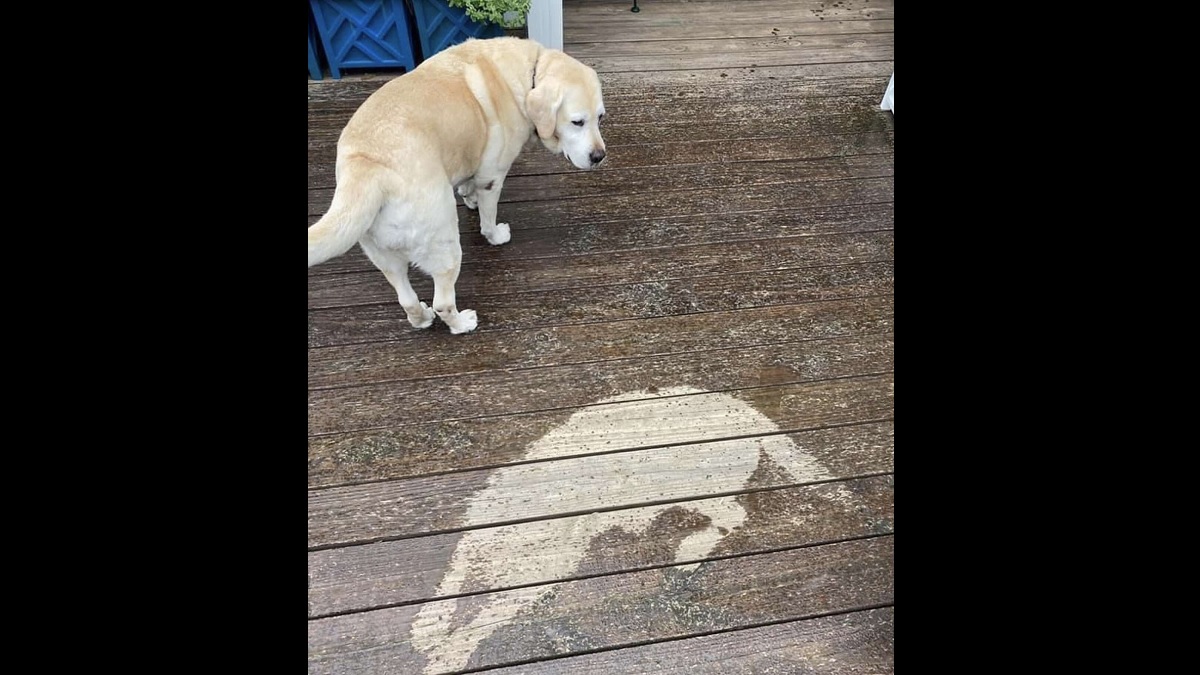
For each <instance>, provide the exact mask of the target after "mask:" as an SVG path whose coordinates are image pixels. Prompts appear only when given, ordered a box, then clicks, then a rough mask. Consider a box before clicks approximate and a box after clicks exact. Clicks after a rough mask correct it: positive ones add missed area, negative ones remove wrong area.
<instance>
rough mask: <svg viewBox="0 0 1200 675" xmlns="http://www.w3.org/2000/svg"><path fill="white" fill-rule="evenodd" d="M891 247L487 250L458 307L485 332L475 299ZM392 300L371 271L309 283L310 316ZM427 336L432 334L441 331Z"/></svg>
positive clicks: (863, 238)
mask: <svg viewBox="0 0 1200 675" xmlns="http://www.w3.org/2000/svg"><path fill="white" fill-rule="evenodd" d="M894 241H895V236H894V234H893V233H892V232H890V231H884V232H862V233H849V234H839V235H821V236H815V237H787V238H781V239H778V240H774V241H770V242H765V243H759V242H730V243H720V244H699V245H696V246H689V247H678V248H676V249H670V250H668V251H664V252H663V253H662V254H661V255H655V254H647V252H645V251H637V250H634V251H614V252H609V253H598V254H594V255H580V256H569V257H563V258H533V259H523V260H522V259H517V260H507V259H504V258H502V257H500V255H501V253H500V252H499V251H488V252H481V254H480V255H478V256H477V257H476V258H475V259H473V260H471V261H470V262H469V263H468V262H466V261H464V262H463V266H462V271H461V272H460V274H459V277H458V282H457V283H456V284H455V286H456V292H457V294H458V306H459V308H460V309H470V308H474V309H476V310H477V311H479V312H480V319H481V321H480V325H481V326H482V325H484V321H483V319H484V318H485V317H484V315H485V314H487V313H488V312H489V310H488V308H487V306H486V305H483V304H480V305H479V306H478V307H473V304H472V303H473V302H474V299H475V298H480V302H481V303H482V302H486V300H483V298H484V297H487V296H492V295H495V294H498V293H501V294H507V293H527V292H532V291H539V290H540V291H544V292H556V291H562V290H568V289H571V290H573V289H582V288H596V287H600V286H618V285H621V286H623V285H628V284H646V283H648V282H659V281H662V282H666V281H671V280H675V279H687V278H692V277H703V276H706V275H722V274H733V273H739V272H740V273H742V274H746V275H749V274H752V273H753V272H756V271H759V270H763V271H776V270H785V269H790V270H800V269H804V268H810V267H828V266H831V265H853V264H860V263H870V262H884V261H889V260H892V259H893V247H894ZM410 279H411V280H412V287H413V289H414V290H415V291H416V292H417V295H418V296H421V297H425V298H428V297H431V293H432V291H431V289H432V282H431V281H430V279H429V278H428V277H426V276H425V275H423V274H419V273H418V274H411V273H410ZM381 282H382V283H381ZM617 292H619V291H617ZM394 297H395V294H394V290H393V289H392V288H391V286H390V285H388V283H387V280H386V279H385V278H384V277H383V275H382V274H381V273H380V272H378V271H376V270H374V269H371V268H364V269H362V270H360V271H355V272H346V273H343V274H325V275H310V276H309V296H308V306H309V309H318V308H324V307H341V306H346V305H357V304H365V303H378V302H389V301H391V300H392V299H393V298H394ZM397 302H398V301H397ZM441 325H442V324H435V326H439V327H440V326H441ZM427 330H431V331H432V332H437V331H439V330H440V328H432V329H427Z"/></svg>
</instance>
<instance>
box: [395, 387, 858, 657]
mask: <svg viewBox="0 0 1200 675" xmlns="http://www.w3.org/2000/svg"><path fill="white" fill-rule="evenodd" d="M704 393H707V392H704V391H703V390H699V389H694V388H691V387H672V388H664V389H659V390H657V391H654V392H650V391H644V390H643V391H634V392H628V393H625V394H621V395H619V396H615V397H612V398H608V399H604V400H602V401H599V402H598V403H599V404H601V405H602V407H599V408H588V409H585V410H582V411H580V412H578V413H576V414H574V415H572V416H571V418H569V419H568V420H567V421H566V422H565V423H564V424H563V425H562V426H560V427H558V428H556V429H553V430H551V431H550V432H549V433H547V434H546V435H545V436H544V437H542V438H541V439H539V440H538V441H536V442H534V443H533V444H532V445H530V447H529V449H528V451H527V452H526V454H525V459H529V460H551V459H554V458H557V457H567V456H573V455H579V454H583V453H588V452H596V451H599V450H602V449H604V446H605V444H606V443H608V442H609V441H607V440H605V439H606V437H608V436H610V435H611V434H612V433H614V432H616V431H618V430H620V432H621V433H622V434H629V433H634V434H638V433H639V432H640V433H645V434H646V435H652V436H653V437H654V438H656V439H657V440H659V442H661V443H663V444H668V445H673V444H688V443H692V444H690V445H681V446H678V447H672V448H668V449H666V451H661V450H660V451H653V450H652V451H642V452H630V453H620V454H610V455H599V456H588V457H572V458H571V459H566V460H562V461H557V462H549V461H541V462H538V463H535V464H523V465H517V466H509V467H504V468H501V469H498V470H496V471H494V472H493V473H492V474H491V475H490V477H489V479H488V483H487V486H486V487H485V488H484V489H483V490H481V491H480V492H479V493H478V494H476V495H475V496H474V497H472V498H471V500H470V501H469V503H468V507H467V511H466V514H465V515H464V517H463V525H464V526H467V527H471V526H478V525H485V524H488V523H492V522H495V521H496V520H497V514H498V513H503V514H506V515H509V516H510V517H511V514H513V513H521V512H530V511H540V510H543V509H545V508H547V505H554V507H553V508H554V509H555V510H559V511H562V510H570V511H591V510H597V511H599V510H602V509H609V508H613V507H617V506H621V505H625V504H630V503H636V502H637V501H644V500H646V499H647V496H648V495H654V494H655V489H656V488H662V489H661V491H659V493H658V497H657V498H658V499H673V498H677V497H679V496H682V494H675V493H673V492H671V491H670V490H671V486H676V487H684V488H686V489H687V490H688V491H689V492H694V491H695V489H696V486H703V488H704V490H705V492H707V493H710V494H712V493H720V492H732V491H737V490H741V489H744V488H745V487H746V486H747V483H748V481H749V480H750V477H751V475H752V474H753V473H754V471H755V470H756V469H757V468H758V464H759V458H760V456H761V454H765V455H767V456H768V457H770V459H771V460H772V461H773V462H774V463H775V464H776V465H777V466H779V467H780V468H782V469H784V470H785V471H787V472H788V473H789V474H791V476H792V477H793V478H794V479H795V480H796V481H797V482H809V481H816V480H822V479H828V478H831V477H832V476H831V474H830V473H829V472H828V471H827V470H825V468H824V467H823V466H822V465H821V464H820V462H818V461H817V460H816V459H815V458H814V457H813V456H812V455H811V454H809V453H808V452H806V451H804V450H803V449H801V448H800V447H797V445H796V444H795V443H794V442H793V441H792V439H791V438H789V437H788V436H784V435H767V436H762V435H761V434H776V433H777V432H778V431H779V428H778V427H777V426H776V425H775V423H774V422H772V421H771V419H770V418H768V417H767V416H765V415H763V414H762V413H760V412H759V411H757V410H755V409H754V407H753V406H751V405H750V404H748V403H746V402H745V401H742V400H739V399H737V398H734V397H733V396H730V395H727V394H711V393H709V394H708V395H707V396H704V397H695V396H692V395H694V394H704ZM697 419H706V420H717V421H718V423H719V424H720V425H721V428H722V429H723V430H725V432H726V433H729V434H731V435H759V436H758V437H756V438H746V439H738V440H730V441H722V442H716V443H699V444H697V443H694V441H698V440H701V439H702V434H703V429H699V428H697V425H696V424H695V421H696V420H697ZM847 496H848V495H847ZM650 499H652V500H653V499H654V497H653V496H651V497H650ZM702 504H703V506H696V507H695V508H697V509H702V510H701V511H700V513H701V515H703V516H705V517H707V518H708V521H709V522H708V525H707V526H706V527H704V528H703V529H701V530H700V531H698V532H695V533H693V534H691V535H689V536H687V537H685V538H684V539H683V541H682V542H680V544H679V547H678V548H677V550H676V556H675V561H676V562H677V563H678V562H682V561H688V560H699V559H703V558H704V557H706V556H707V555H708V554H709V553H710V552H711V551H712V549H713V547H714V546H716V544H717V543H718V542H719V541H720V540H721V539H723V538H724V537H726V536H728V535H729V533H730V532H732V531H734V530H735V529H737V528H738V527H740V526H741V525H742V523H743V522H744V521H745V519H746V512H745V510H744V509H743V508H742V506H741V504H739V503H738V502H737V500H736V498H735V497H732V496H729V497H721V498H716V499H711V500H705V501H704V502H702ZM671 506H673V505H670V504H665V505H661V506H658V507H651V508H642V509H635V510H623V511H609V512H598V513H591V514H586V515H582V516H578V517H573V518H564V519H558V520H553V521H545V522H542V523H539V524H538V525H537V526H536V527H535V528H526V529H524V530H522V533H523V535H524V536H523V537H521V538H514V537H511V536H506V535H509V534H511V532H512V531H513V530H510V529H507V528H492V529H481V530H473V531H469V532H467V533H466V534H464V535H463V538H462V540H461V541H460V542H459V544H458V546H457V547H456V549H455V551H454V555H453V557H452V559H451V562H450V567H449V569H448V570H447V572H446V574H445V576H444V577H443V579H442V582H441V584H440V585H439V587H438V590H437V595H456V594H459V593H464V592H470V591H471V589H472V587H488V588H498V587H500V588H502V587H512V586H520V585H523V584H528V583H535V582H542V581H545V580H547V579H561V578H564V577H567V576H570V575H571V574H572V573H574V572H575V570H576V569H577V568H578V566H579V564H580V562H581V561H582V559H583V557H584V554H585V553H586V551H587V549H588V546H589V544H590V542H591V541H592V539H593V538H595V537H596V536H598V535H599V534H600V533H602V532H605V531H607V530H610V529H613V528H620V529H623V530H625V531H627V532H630V533H634V534H639V533H643V532H645V530H646V529H647V528H648V527H649V526H650V524H651V522H652V521H653V520H654V519H655V518H657V517H658V516H659V515H660V514H661V513H662V512H663V511H665V510H666V509H668V508H671ZM531 548H533V549H539V548H544V549H555V550H557V551H558V553H557V554H556V555H554V556H552V557H548V558H547V557H543V558H540V559H538V561H537V562H538V568H537V569H533V568H531V567H529V566H522V565H521V564H519V563H516V561H519V560H521V559H522V558H523V556H522V553H523V551H526V550H529V549H531ZM698 565H699V563H691V564H688V565H685V566H684V567H683V568H682V569H684V570H694V569H695V568H696V567H697V566H698ZM548 590H549V587H547V586H538V587H532V588H529V589H523V590H522V591H521V592H517V593H513V594H509V595H507V596H505V602H504V604H503V605H497V604H493V603H490V602H489V603H488V604H485V605H484V607H483V608H481V609H478V610H477V611H475V612H473V614H472V616H469V617H465V618H463V617H459V616H457V612H458V603H457V602H455V601H447V602H441V603H430V604H427V605H425V606H424V607H423V608H422V609H421V611H420V612H419V613H418V614H417V617H416V619H415V621H414V622H413V627H412V638H411V639H412V645H413V647H415V648H416V649H417V650H418V651H420V652H423V653H424V654H425V655H426V657H427V658H428V659H429V664H428V667H427V668H426V671H425V672H427V673H432V672H444V671H446V670H457V669H460V668H463V667H465V666H466V664H467V662H468V661H469V660H470V657H471V654H472V653H473V652H474V651H475V649H476V648H477V647H478V645H479V644H480V643H481V642H482V641H483V640H485V639H487V638H488V636H490V635H491V634H492V632H494V631H495V630H496V628H498V627H499V626H501V625H504V624H506V623H508V622H509V621H511V620H512V619H513V618H514V617H516V616H517V615H518V614H519V613H520V612H521V611H523V610H524V609H526V608H527V607H529V606H530V605H532V604H533V603H535V602H537V600H538V599H540V598H541V597H542V596H543V594H545V593H546V592H548Z"/></svg>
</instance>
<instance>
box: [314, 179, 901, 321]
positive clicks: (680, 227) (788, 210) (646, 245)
mask: <svg viewBox="0 0 1200 675" xmlns="http://www.w3.org/2000/svg"><path fill="white" fill-rule="evenodd" d="M771 187H773V188H774V189H766V190H764V191H762V192H756V191H755V190H753V189H747V190H746V191H745V192H740V193H739V192H736V191H733V190H720V191H719V192H718V193H717V194H716V195H711V194H696V193H689V194H690V195H691V196H694V197H696V200H697V201H699V202H700V203H699V204H695V203H689V204H686V205H684V204H682V203H681V204H679V212H673V211H668V212H666V213H656V212H643V213H641V214H638V217H633V218H625V219H614V220H607V219H604V218H603V216H614V215H619V212H618V211H617V209H618V207H619V203H618V200H614V203H613V204H611V207H610V210H608V211H605V212H604V213H603V214H601V217H600V218H597V219H594V220H589V219H587V215H588V214H586V213H583V212H582V211H581V212H577V213H576V212H571V213H570V215H573V216H575V218H571V219H569V220H567V221H566V222H562V221H550V220H547V219H546V218H545V217H544V216H545V215H547V214H548V213H552V214H554V215H561V216H563V217H566V216H567V215H568V212H567V211H565V210H562V209H558V208H556V207H555V206H554V203H548V204H547V203H542V204H535V205H529V204H524V205H520V204H514V205H506V206H504V207H503V209H502V210H501V213H502V214H504V215H506V216H517V217H515V218H510V219H509V222H510V225H511V226H512V230H513V233H514V238H513V240H512V241H510V242H509V243H507V244H505V245H504V246H501V247H495V246H492V245H491V244H489V243H487V241H486V240H485V239H484V238H483V237H482V235H479V234H478V232H479V219H478V216H476V215H475V214H474V213H470V212H466V215H464V216H462V217H461V218H460V220H459V230H460V233H461V234H462V235H463V236H460V238H459V239H460V244H461V246H462V248H463V258H464V265H465V266H466V267H470V266H472V265H474V264H476V262H477V261H480V262H481V261H491V260H507V261H516V260H523V259H533V258H559V257H567V256H581V255H594V254H599V253H610V252H618V251H630V250H643V251H645V254H646V255H647V256H650V255H654V252H653V249H668V248H680V247H688V246H694V245H702V244H718V243H734V242H747V241H753V240H764V244H763V245H769V244H768V243H767V241H766V240H776V239H785V238H787V237H800V236H813V235H826V234H848V233H853V232H874V231H882V230H891V229H893V228H894V222H895V216H894V210H893V207H892V205H891V203H890V201H891V200H890V199H886V200H881V201H879V202H866V201H864V202H860V203H843V204H832V203H831V204H829V205H825V204H824V202H826V201H829V202H833V201H834V200H836V199H837V198H839V197H840V198H853V199H863V200H866V199H870V198H872V197H875V198H881V197H884V196H887V195H889V194H890V192H888V190H889V189H890V188H891V186H890V185H888V184H853V185H846V184H836V185H830V186H826V187H827V189H826V190H825V191H823V192H822V191H820V190H813V191H812V192H811V193H810V196H811V198H810V199H808V200H806V201H807V203H808V205H807V206H804V207H799V208H798V207H797V206H795V202H794V201H792V200H793V199H794V198H797V197H800V196H804V192H805V191H804V190H803V188H802V187H797V188H796V189H794V190H791V189H789V186H786V185H784V186H771ZM855 188H857V189H855ZM721 196H726V197H728V198H729V200H730V202H731V203H729V204H728V207H729V208H726V209H721V210H715V211H713V212H709V213H695V212H693V210H694V209H697V208H703V206H704V205H706V204H708V203H710V202H711V201H713V200H715V199H717V198H719V197H721ZM774 199H778V200H779V201H773V200H774ZM589 201H590V200H589ZM646 201H650V200H649V199H647V200H646ZM464 211H465V210H464ZM777 243H778V242H777ZM374 269H375V268H374V265H372V264H371V262H370V261H369V260H368V259H367V258H366V256H365V255H364V254H363V253H362V251H361V249H359V248H357V247H355V248H353V249H351V250H350V251H348V252H347V253H345V254H344V255H341V256H338V257H336V258H334V259H332V260H329V261H328V262H326V263H324V264H322V265H318V266H316V267H313V268H310V269H309V275H310V277H319V276H325V275H330V274H343V273H345V272H367V271H373V270H374ZM712 273H718V274H719V272H716V271H715V270H714V271H713V272H712ZM417 276H421V275H419V274H410V277H417ZM310 290H311V292H314V293H318V294H319V293H320V292H321V287H320V286H319V285H314V286H312V287H310ZM362 300H363V301H368V300H366V299H365V298H364V299H362Z"/></svg>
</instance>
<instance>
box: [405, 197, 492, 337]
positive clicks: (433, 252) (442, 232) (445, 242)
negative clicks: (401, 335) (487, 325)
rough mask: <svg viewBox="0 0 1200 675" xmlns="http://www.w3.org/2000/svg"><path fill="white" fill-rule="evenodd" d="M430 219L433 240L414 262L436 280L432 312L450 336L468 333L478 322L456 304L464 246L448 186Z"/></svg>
mask: <svg viewBox="0 0 1200 675" xmlns="http://www.w3.org/2000/svg"><path fill="white" fill-rule="evenodd" d="M427 217H428V218H429V219H430V220H429V223H428V228H429V233H430V239H429V241H428V243H427V244H426V245H425V246H423V247H422V250H423V254H422V257H421V258H420V259H418V260H416V261H415V262H416V263H417V266H418V267H420V268H421V269H423V270H425V271H426V272H427V273H428V274H429V275H430V276H431V277H433V311H435V312H437V315H438V318H440V319H441V320H442V321H444V322H446V325H447V326H449V327H450V332H451V333H469V332H471V331H473V330H475V326H476V325H478V323H479V320H478V318H477V317H476V316H475V310H472V309H464V310H462V311H461V312H460V311H458V307H457V305H456V304H455V296H454V284H455V283H457V282H458V273H459V270H461V268H462V244H461V242H459V236H458V207H457V206H456V205H455V201H454V192H453V191H452V190H451V189H450V185H449V184H448V183H447V184H446V192H445V194H444V196H442V197H438V199H437V205H436V206H434V207H432V208H431V209H430V211H429V213H428V215H427Z"/></svg>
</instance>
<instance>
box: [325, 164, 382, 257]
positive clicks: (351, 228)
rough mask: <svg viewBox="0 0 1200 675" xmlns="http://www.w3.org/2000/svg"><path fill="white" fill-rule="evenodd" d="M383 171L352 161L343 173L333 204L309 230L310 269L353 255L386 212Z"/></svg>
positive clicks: (378, 167)
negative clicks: (382, 212)
mask: <svg viewBox="0 0 1200 675" xmlns="http://www.w3.org/2000/svg"><path fill="white" fill-rule="evenodd" d="M381 171H386V169H384V168H383V167H380V166H377V165H374V164H367V163H362V162H354V161H353V160H352V161H351V162H348V163H347V164H346V165H345V167H344V169H343V170H342V171H340V172H339V174H340V175H339V176H338V186H337V189H336V190H334V192H333V203H332V204H330V205H329V210H328V211H326V212H325V215H324V216H321V219H320V220H318V221H317V222H316V223H314V224H313V225H312V226H311V227H309V228H308V266H309V267H312V266H313V265H316V264H319V263H323V262H325V261H326V260H329V259H330V258H335V257H337V256H339V255H341V254H343V253H345V252H346V251H349V250H350V248H351V247H352V246H354V244H356V243H357V242H358V240H359V239H361V238H362V236H363V235H364V234H366V232H367V230H368V229H370V227H371V224H372V223H374V222H375V216H377V215H378V214H379V209H381V208H383V190H382V189H381V188H380V182H381V180H382V178H383V177H382V176H380V175H379V172H381Z"/></svg>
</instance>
